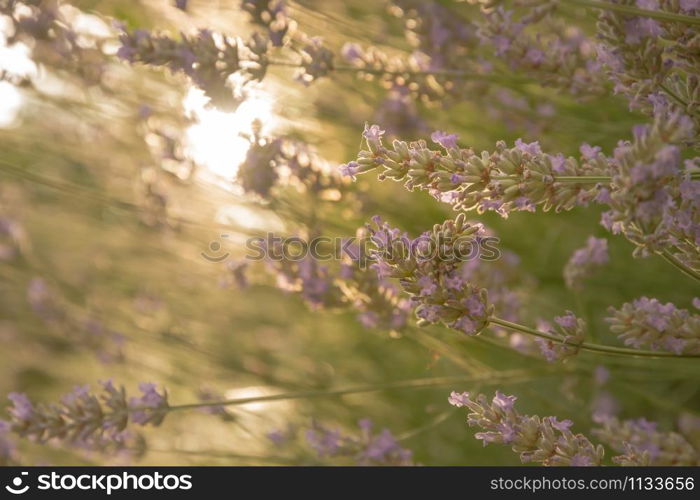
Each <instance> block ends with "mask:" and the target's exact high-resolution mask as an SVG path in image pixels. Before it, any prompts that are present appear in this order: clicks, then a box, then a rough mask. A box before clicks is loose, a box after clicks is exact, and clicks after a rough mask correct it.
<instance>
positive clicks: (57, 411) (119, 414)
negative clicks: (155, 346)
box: [8, 381, 168, 442]
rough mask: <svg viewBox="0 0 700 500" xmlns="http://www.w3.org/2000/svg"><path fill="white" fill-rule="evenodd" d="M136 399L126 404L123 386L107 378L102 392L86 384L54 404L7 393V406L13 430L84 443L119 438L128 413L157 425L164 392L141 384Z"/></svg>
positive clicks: (162, 413)
mask: <svg viewBox="0 0 700 500" xmlns="http://www.w3.org/2000/svg"><path fill="white" fill-rule="evenodd" d="M141 391H142V392H143V395H142V397H140V398H131V400H130V402H129V403H128V404H127V401H126V392H125V390H124V388H123V387H120V388H119V389H117V388H116V387H114V385H113V384H112V382H111V381H107V382H102V393H101V394H99V395H95V394H92V393H91V392H90V389H89V387H88V386H79V387H76V388H75V389H74V390H73V391H72V392H70V393H68V394H66V395H65V396H64V397H63V398H61V401H60V403H58V404H50V405H44V404H38V405H34V404H33V403H32V402H31V401H30V400H29V398H28V397H27V396H26V394H20V393H14V392H13V393H10V394H9V395H8V399H9V400H10V401H11V402H12V406H11V407H10V408H9V409H8V413H9V414H10V418H11V420H10V426H11V429H12V431H13V432H15V433H17V434H19V435H20V436H23V437H29V438H32V439H36V440H37V441H39V442H45V441H48V440H50V439H54V438H56V439H59V440H66V441H71V442H88V441H92V440H95V439H100V438H102V437H107V438H108V439H119V436H120V433H121V432H122V431H124V429H126V426H127V424H128V421H129V414H130V413H131V412H133V420H134V423H137V424H140V425H147V424H150V425H160V423H161V422H162V421H163V418H164V417H165V415H166V413H167V411H168V402H167V395H166V394H165V393H164V394H160V393H159V392H158V391H157V390H156V388H155V386H154V385H153V384H141Z"/></svg>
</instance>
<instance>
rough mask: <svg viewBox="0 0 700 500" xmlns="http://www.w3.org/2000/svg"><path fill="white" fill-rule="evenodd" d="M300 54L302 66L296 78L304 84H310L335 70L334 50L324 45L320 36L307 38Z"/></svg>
mask: <svg viewBox="0 0 700 500" xmlns="http://www.w3.org/2000/svg"><path fill="white" fill-rule="evenodd" d="M299 55H300V56H301V68H300V69H299V71H298V72H297V75H296V80H298V81H300V82H301V83H303V84H304V85H307V86H308V85H310V84H311V83H312V82H314V81H315V80H318V79H319V78H321V77H324V76H326V75H327V74H328V73H329V72H330V71H333V52H331V51H330V50H329V49H327V48H326V47H324V46H323V40H322V39H321V38H320V37H310V38H307V39H306V40H305V42H304V45H303V48H302V49H301V50H300V52H299Z"/></svg>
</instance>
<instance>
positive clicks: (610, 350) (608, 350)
mask: <svg viewBox="0 0 700 500" xmlns="http://www.w3.org/2000/svg"><path fill="white" fill-rule="evenodd" d="M490 321H491V323H494V324H496V325H500V326H503V327H505V328H509V329H511V330H515V331H518V332H522V333H527V334H528V335H533V336H535V337H540V338H543V339H547V340H550V341H552V342H556V343H558V344H564V343H565V341H564V339H562V338H560V337H556V336H554V335H551V334H549V333H545V332H541V331H539V330H535V329H534V328H529V327H527V326H524V325H520V324H518V323H511V322H510V321H506V320H504V319H500V318H496V317H492V318H491V319H490ZM571 346H572V347H579V348H580V349H581V350H583V351H589V352H597V353H602V354H609V355H613V356H634V357H645V358H700V354H673V353H671V352H654V351H642V350H637V349H627V348H625V347H613V346H607V345H601V344H591V343H589V342H582V343H581V344H578V345H574V344H571Z"/></svg>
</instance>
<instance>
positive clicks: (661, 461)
mask: <svg viewBox="0 0 700 500" xmlns="http://www.w3.org/2000/svg"><path fill="white" fill-rule="evenodd" d="M593 433H594V434H595V435H596V436H597V437H598V438H599V439H601V440H602V441H603V442H605V443H606V444H607V445H608V446H610V447H611V448H612V449H613V450H615V451H617V452H619V453H623V455H621V456H618V457H613V461H614V462H615V463H618V464H620V465H655V466H658V465H699V464H700V454H698V452H697V451H696V450H695V449H694V448H693V447H692V446H691V445H690V443H688V442H687V441H686V440H685V438H683V436H681V435H680V434H678V433H675V432H662V431H659V430H657V424H656V423H654V422H649V421H648V420H646V419H643V418H640V419H637V420H624V421H620V420H618V419H617V418H609V419H606V420H604V421H603V422H602V427H601V428H600V429H595V430H594V431H593Z"/></svg>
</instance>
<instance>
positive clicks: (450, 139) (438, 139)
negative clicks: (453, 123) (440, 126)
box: [430, 131, 457, 150]
mask: <svg viewBox="0 0 700 500" xmlns="http://www.w3.org/2000/svg"><path fill="white" fill-rule="evenodd" d="M430 139H432V141H433V142H434V143H436V144H439V145H440V146H442V147H443V148H445V149H448V150H449V149H453V148H454V149H456V148H457V134H448V133H447V132H441V131H436V132H433V133H432V135H431V136H430Z"/></svg>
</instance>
